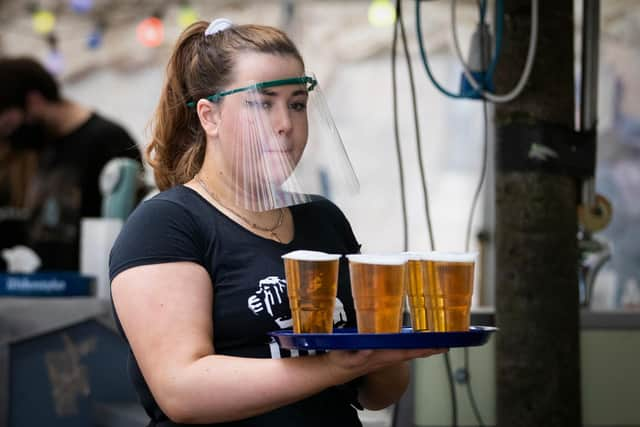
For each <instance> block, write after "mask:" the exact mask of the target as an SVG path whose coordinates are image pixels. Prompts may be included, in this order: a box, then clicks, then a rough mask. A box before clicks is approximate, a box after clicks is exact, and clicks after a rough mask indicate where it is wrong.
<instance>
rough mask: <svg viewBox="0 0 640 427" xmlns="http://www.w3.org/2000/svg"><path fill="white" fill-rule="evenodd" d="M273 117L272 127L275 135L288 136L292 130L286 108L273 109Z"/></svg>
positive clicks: (288, 112)
mask: <svg viewBox="0 0 640 427" xmlns="http://www.w3.org/2000/svg"><path fill="white" fill-rule="evenodd" d="M273 115H274V117H273V118H272V120H273V127H274V130H275V131H276V134H278V135H288V134H289V132H291V129H292V128H293V124H292V121H291V116H290V111H289V109H288V108H287V107H286V106H284V107H278V108H275V109H274V111H273Z"/></svg>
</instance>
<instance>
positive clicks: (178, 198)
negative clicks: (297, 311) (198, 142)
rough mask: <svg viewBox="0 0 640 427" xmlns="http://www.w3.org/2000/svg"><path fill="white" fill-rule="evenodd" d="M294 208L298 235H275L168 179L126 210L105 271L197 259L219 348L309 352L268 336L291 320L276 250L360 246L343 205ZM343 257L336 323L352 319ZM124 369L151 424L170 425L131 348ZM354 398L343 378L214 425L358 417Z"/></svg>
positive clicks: (349, 422)
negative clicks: (209, 291) (205, 277)
mask: <svg viewBox="0 0 640 427" xmlns="http://www.w3.org/2000/svg"><path fill="white" fill-rule="evenodd" d="M290 209H291V214H292V216H293V221H294V228H295V234H294V238H293V240H292V241H291V242H290V243H287V244H281V243H278V242H275V241H273V240H269V239H265V238H262V237H260V236H257V235H255V234H253V233H251V232H250V231H248V230H246V229H245V228H243V227H242V226H240V225H239V224H237V223H236V222H234V221H232V220H231V219H229V218H228V217H226V216H225V215H223V214H222V213H221V212H220V211H218V210H217V209H216V208H215V207H214V206H213V205H211V204H210V203H208V202H207V201H206V200H205V199H204V198H202V197H201V196H200V195H199V194H198V193H197V192H195V191H193V190H192V189H190V188H188V187H185V186H178V187H174V188H173V189H170V190H168V191H165V192H163V193H160V194H159V195H157V196H155V197H154V198H152V199H151V200H148V201H146V202H144V203H143V204H142V205H140V206H139V207H138V208H137V209H136V210H135V211H134V212H133V213H132V214H131V216H130V217H129V219H128V221H127V223H126V224H125V226H124V228H123V230H122V231H121V233H120V236H119V237H118V239H117V241H116V243H115V245H114V247H113V249H112V251H111V258H110V263H109V268H110V276H111V279H112V280H113V278H114V277H115V276H116V275H117V274H118V273H120V272H122V271H124V270H126V269H128V268H131V267H135V266H140V265H146V264H158V263H166V262H176V261H190V262H195V263H198V264H200V265H202V266H203V267H204V268H205V269H206V271H207V272H208V273H209V276H210V278H211V283H212V284H213V291H214V297H213V304H214V307H213V314H212V315H213V322H214V333H213V336H214V346H215V349H216V353H218V354H225V355H233V356H242V357H256V358H280V357H292V356H293V357H297V356H305V354H304V352H303V351H300V353H301V354H297V352H295V351H294V354H291V352H289V351H288V350H284V349H280V348H279V347H278V345H277V344H276V343H275V342H273V340H272V339H271V338H270V337H269V336H268V335H267V332H269V331H274V330H278V329H284V328H289V327H291V325H292V320H291V312H290V309H289V301H288V297H287V289H286V280H285V274H284V263H283V260H282V259H281V256H282V255H283V254H285V253H287V252H290V251H293V250H297V249H307V250H317V251H324V252H330V253H340V254H348V253H355V252H358V251H359V249H360V245H359V244H358V242H357V241H356V239H355V237H354V235H353V232H352V230H351V226H350V225H349V223H348V221H347V220H346V218H345V217H344V215H343V214H342V212H341V211H340V210H339V209H338V208H337V207H336V206H335V205H334V204H332V203H331V202H329V201H327V200H326V199H322V198H317V199H315V200H314V201H312V202H310V203H307V204H304V205H298V206H292V207H291V208H290ZM340 262H341V264H340V271H339V281H338V295H337V300H336V310H335V313H334V323H335V325H336V326H337V327H340V326H348V327H355V325H356V320H355V311H354V307H353V300H352V298H351V289H350V282H349V272H348V267H347V264H346V262H347V261H346V259H345V258H342V259H341V261H340ZM176 286H180V284H179V283H176ZM116 319H117V313H116ZM129 374H130V376H131V379H132V382H133V384H134V386H135V388H136V390H137V392H138V395H139V397H140V400H141V403H142V405H143V406H144V408H145V410H146V411H147V413H148V414H149V416H150V417H151V418H152V423H151V424H150V425H156V426H175V425H176V424H174V423H171V422H170V421H168V420H167V417H166V416H165V415H164V414H163V413H162V411H161V410H160V408H159V407H158V405H157V403H156V402H155V400H154V399H153V396H152V395H151V393H150V391H149V388H148V386H147V384H146V383H145V381H144V378H143V377H142V375H141V373H140V370H139V367H138V365H137V363H136V361H135V358H134V357H133V355H132V354H131V353H130V355H129ZM211 392H212V393H220V392H224V390H212V391H211ZM250 392H251V391H250V389H249V387H248V388H247V393H250ZM352 403H353V404H357V401H356V390H355V385H354V384H347V385H344V386H341V387H332V388H329V389H327V390H325V391H323V392H321V393H319V394H317V395H315V396H312V397H310V398H307V399H304V400H301V401H299V402H297V403H294V404H292V405H288V406H285V407H282V408H279V409H276V410H274V411H272V412H269V413H266V414H263V415H259V416H256V417H253V418H250V419H246V420H243V421H238V422H234V423H227V424H220V425H229V426H278V427H286V426H292V427H293V426H303V425H304V426H316V425H317V426H323V427H324V426H330V425H340V426H359V425H360V421H359V420H358V417H357V413H356V411H355V409H354V408H353V407H352V406H351V404H352Z"/></svg>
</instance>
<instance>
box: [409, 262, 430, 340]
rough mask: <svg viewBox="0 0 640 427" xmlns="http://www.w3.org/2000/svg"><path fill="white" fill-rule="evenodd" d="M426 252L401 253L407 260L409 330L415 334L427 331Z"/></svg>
mask: <svg viewBox="0 0 640 427" xmlns="http://www.w3.org/2000/svg"><path fill="white" fill-rule="evenodd" d="M425 253H426V252H403V255H404V256H405V257H406V258H407V299H408V302H409V312H410V314H411V328H412V329H413V330H414V331H416V332H424V331H429V330H430V329H431V328H430V325H429V323H430V322H429V315H430V312H429V305H428V301H427V269H426V265H425V264H426V261H424V257H425Z"/></svg>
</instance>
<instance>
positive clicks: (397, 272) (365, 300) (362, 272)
mask: <svg viewBox="0 0 640 427" xmlns="http://www.w3.org/2000/svg"><path fill="white" fill-rule="evenodd" d="M347 258H348V259H349V276H350V278H351V293H352V295H353V302H354V305H355V309H356V320H357V323H358V332H359V333H369V334H370V333H375V334H379V333H397V332H400V328H401V326H402V305H403V300H404V295H405V279H406V266H407V262H406V258H405V257H404V256H402V255H364V254H358V255H347Z"/></svg>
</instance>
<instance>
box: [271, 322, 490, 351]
mask: <svg viewBox="0 0 640 427" xmlns="http://www.w3.org/2000/svg"><path fill="white" fill-rule="evenodd" d="M495 331H497V328H495V327H493V326H471V327H470V328H469V331H467V332H414V331H413V329H411V328H403V329H402V331H401V332H400V333H397V334H359V333H358V332H357V331H356V330H355V329H348V328H345V329H335V330H334V332H333V333H332V334H294V333H293V332H292V331H291V330H290V329H289V330H282V331H275V332H270V333H269V335H271V336H273V337H274V338H275V339H276V340H277V341H278V344H279V345H280V347H282V348H285V349H289V350H291V349H297V350H359V349H399V348H450V347H474V346H480V345H483V344H485V343H486V342H487V341H488V340H489V337H490V336H491V334H492V333H493V332H495Z"/></svg>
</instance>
